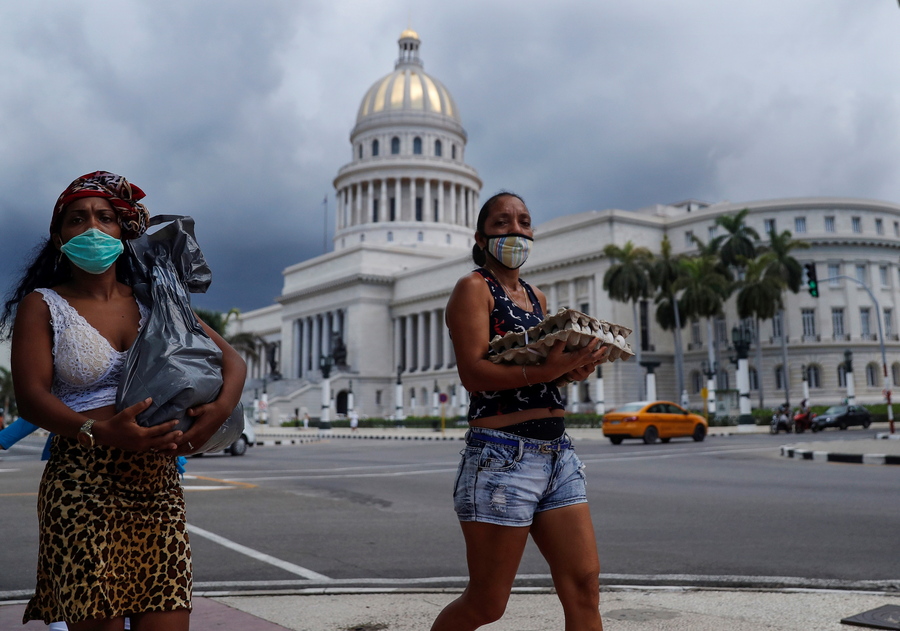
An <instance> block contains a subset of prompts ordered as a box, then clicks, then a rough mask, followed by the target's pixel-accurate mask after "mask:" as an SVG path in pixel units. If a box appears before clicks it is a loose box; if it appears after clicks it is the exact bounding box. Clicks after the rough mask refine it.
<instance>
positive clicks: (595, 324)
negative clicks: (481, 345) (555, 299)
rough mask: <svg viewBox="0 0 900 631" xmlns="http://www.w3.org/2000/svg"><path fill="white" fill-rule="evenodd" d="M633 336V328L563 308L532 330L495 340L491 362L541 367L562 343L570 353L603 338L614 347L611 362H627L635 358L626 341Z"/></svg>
mask: <svg viewBox="0 0 900 631" xmlns="http://www.w3.org/2000/svg"><path fill="white" fill-rule="evenodd" d="M629 335H631V329H629V328H628V327H624V326H622V325H620V324H613V323H612V322H607V321H606V320H598V319H597V318H592V317H591V316H589V315H587V314H586V313H582V312H581V311H576V310H575V309H560V310H559V312H557V314H556V315H552V316H548V317H547V318H544V319H543V320H542V321H541V322H540V324H536V325H534V326H533V327H531V328H530V329H527V330H525V331H510V332H509V333H507V334H506V335H502V336H501V335H497V336H495V337H494V339H493V340H491V350H492V351H494V353H495V354H493V355H491V356H490V360H491V361H492V362H494V363H495V364H500V363H512V364H537V363H539V362H540V361H541V360H542V359H544V358H545V357H546V356H547V353H549V352H550V348H551V347H552V346H553V345H554V344H556V342H558V341H559V340H563V341H564V342H565V343H566V350H567V351H574V350H577V349H579V348H583V347H585V346H587V345H588V344H590V343H591V342H594V341H596V340H597V339H599V340H600V341H601V342H602V343H603V344H606V345H608V346H609V348H610V350H609V358H608V359H607V361H615V360H617V359H621V360H622V361H625V360H627V359H628V358H630V357H633V356H634V351H632V350H631V346H630V345H629V344H628V342H626V341H625V338H626V337H628V336H629Z"/></svg>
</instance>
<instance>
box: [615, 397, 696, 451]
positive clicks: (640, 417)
mask: <svg viewBox="0 0 900 631" xmlns="http://www.w3.org/2000/svg"><path fill="white" fill-rule="evenodd" d="M708 428H709V424H708V423H707V422H706V419H705V418H703V417H702V416H699V415H697V414H693V413H691V412H688V411H687V410H685V409H684V408H683V407H681V406H679V405H675V404H674V403H672V402H671V401H635V402H634V403H626V404H625V405H623V406H621V407H619V408H616V409H615V410H613V411H612V412H607V413H606V414H604V415H603V435H604V436H606V437H607V438H609V440H610V441H611V442H612V444H613V445H618V444H621V442H622V441H623V440H624V439H626V438H640V439H642V440H643V441H644V442H645V443H647V444H648V445H651V444H653V443H655V442H656V441H657V440H661V441H662V442H664V443H667V442H669V440H671V439H672V438H678V437H681V436H685V437H686V436H690V437H691V438H693V439H694V440H695V441H697V442H700V441H701V440H703V439H704V438H706V431H707V429H708Z"/></svg>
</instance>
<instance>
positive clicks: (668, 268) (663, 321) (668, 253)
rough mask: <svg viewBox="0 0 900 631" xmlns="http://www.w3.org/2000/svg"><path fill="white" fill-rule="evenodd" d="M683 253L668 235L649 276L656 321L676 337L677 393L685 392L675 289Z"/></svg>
mask: <svg viewBox="0 0 900 631" xmlns="http://www.w3.org/2000/svg"><path fill="white" fill-rule="evenodd" d="M680 259H681V257H678V256H673V255H672V242H671V241H669V237H668V235H666V236H664V237H663V240H662V243H660V253H659V256H657V257H655V258H654V259H653V261H652V262H651V267H650V276H651V278H652V280H653V283H654V284H655V285H656V300H655V302H656V305H657V307H656V322H657V324H659V326H660V327H662V329H663V330H664V331H672V334H673V337H674V341H675V383H676V388H677V390H678V393H677V397H678V398H680V397H681V393H682V392H684V355H683V352H682V351H683V347H682V340H681V330H682V328H683V324H682V320H681V309H680V307H679V304H678V296H677V292H676V291H675V289H674V287H675V283H676V281H677V280H678V279H679V278H680V277H681V274H682V268H681V265H680Z"/></svg>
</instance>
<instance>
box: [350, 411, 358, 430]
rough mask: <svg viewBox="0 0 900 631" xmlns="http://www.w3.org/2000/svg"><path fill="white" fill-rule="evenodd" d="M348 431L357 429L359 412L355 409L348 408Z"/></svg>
mask: <svg viewBox="0 0 900 631" xmlns="http://www.w3.org/2000/svg"><path fill="white" fill-rule="evenodd" d="M350 431H351V432H358V431H359V413H357V411H356V410H350Z"/></svg>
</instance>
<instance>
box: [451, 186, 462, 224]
mask: <svg viewBox="0 0 900 631" xmlns="http://www.w3.org/2000/svg"><path fill="white" fill-rule="evenodd" d="M450 216H451V217H452V218H453V223H454V224H456V225H460V224H461V223H462V222H460V220H459V211H458V209H457V208H456V184H454V183H453V182H450Z"/></svg>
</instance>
